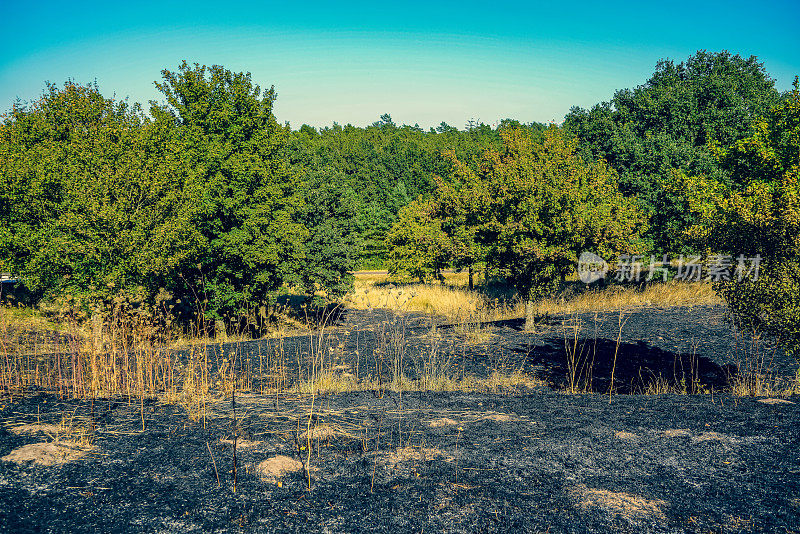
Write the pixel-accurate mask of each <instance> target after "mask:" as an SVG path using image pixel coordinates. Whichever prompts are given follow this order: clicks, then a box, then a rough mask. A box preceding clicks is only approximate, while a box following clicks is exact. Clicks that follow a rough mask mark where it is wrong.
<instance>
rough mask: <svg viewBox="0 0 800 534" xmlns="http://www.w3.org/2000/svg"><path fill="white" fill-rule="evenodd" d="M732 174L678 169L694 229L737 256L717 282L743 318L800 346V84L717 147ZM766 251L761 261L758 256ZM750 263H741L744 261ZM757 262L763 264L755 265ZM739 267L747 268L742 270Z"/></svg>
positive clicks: (699, 237)
mask: <svg viewBox="0 0 800 534" xmlns="http://www.w3.org/2000/svg"><path fill="white" fill-rule="evenodd" d="M715 152H716V156H717V158H718V161H719V164H720V166H721V167H722V168H723V169H725V171H726V172H727V177H728V178H729V179H728V180H718V179H714V178H713V177H709V176H703V175H699V176H688V175H685V174H678V175H677V178H678V179H679V180H680V181H681V185H682V188H683V189H684V190H685V191H687V192H688V193H689V194H688V195H687V198H689V199H690V209H691V211H692V212H693V213H694V214H696V217H697V223H696V224H695V225H693V226H692V227H691V228H689V229H688V231H687V234H688V235H689V236H690V237H691V238H693V239H695V240H696V241H697V242H698V243H700V244H701V245H703V246H706V247H707V248H708V249H709V250H712V251H715V252H722V253H726V254H727V255H729V256H730V257H731V263H732V267H733V269H732V270H733V272H732V275H731V276H730V279H728V280H721V281H720V282H719V283H718V284H717V290H718V291H719V293H720V294H721V295H722V297H723V298H724V299H725V301H726V302H727V304H728V307H729V309H730V311H731V312H732V314H733V316H734V317H735V318H736V320H737V321H738V322H739V323H740V324H741V325H742V326H745V327H748V328H752V329H754V330H756V331H760V332H764V333H767V334H769V335H772V336H774V337H777V338H779V339H781V340H783V341H784V342H785V344H786V345H787V346H788V347H790V348H791V349H792V350H794V351H798V349H800V91H798V83H797V80H796V79H795V84H794V90H793V91H792V92H791V93H790V94H789V95H788V96H787V98H785V99H784V100H783V102H782V103H780V104H779V105H777V106H775V107H774V108H773V109H771V110H770V111H768V112H767V113H766V114H765V115H764V116H763V117H760V118H758V119H757V120H755V122H754V123H753V125H752V134H751V135H750V136H749V137H747V138H745V139H741V140H739V141H736V142H734V143H732V144H730V145H729V146H727V147H725V148H721V149H719V150H716V151H715ZM756 257H758V258H760V262H758V261H756V262H753V261H750V258H756ZM740 263H741V264H742V265H741V267H742V268H740V265H739V264H740ZM754 264H757V267H758V271H757V272H756V271H755V270H754V268H753V265H754ZM737 269H739V270H740V271H741V272H737Z"/></svg>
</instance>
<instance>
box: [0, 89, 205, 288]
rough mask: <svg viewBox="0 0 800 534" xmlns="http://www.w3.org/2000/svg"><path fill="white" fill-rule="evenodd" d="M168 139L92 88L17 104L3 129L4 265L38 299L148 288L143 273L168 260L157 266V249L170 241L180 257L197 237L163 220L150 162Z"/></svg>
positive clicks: (0, 247)
mask: <svg viewBox="0 0 800 534" xmlns="http://www.w3.org/2000/svg"><path fill="white" fill-rule="evenodd" d="M162 141H163V137H162V136H161V135H160V133H159V131H158V130H157V129H156V128H154V126H153V125H152V124H150V123H149V121H148V120H147V119H146V118H144V117H143V116H142V114H141V112H140V111H139V109H138V108H137V107H133V108H131V107H129V106H128V105H127V104H125V103H121V102H114V101H112V100H109V99H105V98H103V97H102V96H101V95H100V93H99V92H98V90H97V87H96V86H93V85H89V86H79V85H76V84H73V83H67V84H65V85H64V88H63V89H58V88H57V87H56V86H55V85H49V86H48V87H47V91H46V92H45V94H44V95H43V96H42V98H41V99H39V100H38V101H36V102H34V103H33V104H32V105H31V106H30V107H28V108H23V107H20V106H15V107H14V108H13V109H12V110H11V112H10V113H9V114H7V115H6V116H5V117H4V120H3V124H2V127H0V154H1V156H0V261H2V263H3V268H4V269H8V270H10V271H11V272H14V273H17V274H19V275H21V276H22V277H23V278H24V279H25V283H26V285H27V286H28V287H29V288H30V289H32V290H33V291H34V292H35V293H36V294H37V295H38V296H40V297H47V298H55V297H57V296H59V295H66V294H70V295H72V296H73V297H76V298H79V300H80V299H81V297H90V296H93V297H94V298H95V300H96V298H100V297H103V295H105V296H108V295H110V294H112V293H119V292H121V291H125V292H132V293H141V292H142V291H144V290H145V289H146V288H143V287H142V286H146V285H147V276H146V275H147V272H148V271H151V270H153V269H159V268H162V267H164V266H165V265H168V264H169V263H170V261H169V260H164V261H158V262H154V261H153V258H154V257H156V256H158V250H157V249H158V247H159V246H161V245H163V244H164V243H166V242H167V241H171V242H172V244H173V245H175V246H176V247H177V248H174V249H173V250H172V253H173V258H177V257H180V256H181V255H185V254H187V253H188V251H189V250H192V249H193V248H194V247H196V246H197V243H198V239H199V237H200V236H199V235H198V234H197V233H196V232H194V230H193V229H192V228H191V227H188V226H182V225H180V224H175V223H173V224H170V225H168V224H165V220H166V219H168V218H170V217H171V216H172V215H173V214H174V213H175V212H174V210H175V204H174V200H175V199H174V196H173V194H172V193H173V184H172V182H171V179H170V178H169V177H167V176H164V175H163V174H161V173H160V172H159V164H158V163H157V162H156V160H155V159H154V158H153V153H154V151H155V150H157V147H159V146H161V145H162ZM179 217H180V215H179ZM175 222H177V221H175ZM153 235H158V236H159V239H157V240H151V239H150V238H151V237H152V236H153ZM92 288H94V289H92ZM90 300H91V299H90Z"/></svg>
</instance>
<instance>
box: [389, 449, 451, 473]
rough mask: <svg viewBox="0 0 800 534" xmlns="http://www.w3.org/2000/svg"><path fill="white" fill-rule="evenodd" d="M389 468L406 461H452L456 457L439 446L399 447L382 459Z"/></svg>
mask: <svg viewBox="0 0 800 534" xmlns="http://www.w3.org/2000/svg"><path fill="white" fill-rule="evenodd" d="M381 460H382V462H381V463H383V464H384V465H385V466H386V467H387V468H389V469H394V468H395V467H397V466H398V465H399V464H404V463H418V462H426V461H430V460H441V461H445V462H452V461H453V460H455V457H453V456H450V455H448V454H445V452H444V451H442V450H441V449H437V448H427V447H402V448H400V447H398V448H397V449H395V450H394V452H390V453H387V454H385V455H384V456H383V458H382V459H381Z"/></svg>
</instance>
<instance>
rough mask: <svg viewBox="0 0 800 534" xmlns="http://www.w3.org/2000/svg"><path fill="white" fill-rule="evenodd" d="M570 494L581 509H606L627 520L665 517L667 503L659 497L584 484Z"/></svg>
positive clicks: (647, 519) (649, 519) (636, 520)
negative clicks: (650, 497)
mask: <svg viewBox="0 0 800 534" xmlns="http://www.w3.org/2000/svg"><path fill="white" fill-rule="evenodd" d="M572 494H573V496H574V497H575V498H576V500H577V505H578V508H580V509H582V510H591V509H596V508H599V509H603V510H607V511H608V512H610V513H612V514H614V515H616V516H619V517H622V518H623V519H626V520H627V521H629V522H639V521H643V520H644V521H664V520H665V519H666V516H665V515H664V508H665V507H666V506H667V503H666V502H665V501H662V500H660V499H653V500H651V499H645V498H644V497H641V496H639V495H633V494H631V493H625V492H621V491H620V492H615V491H608V490H604V489H594V488H587V487H586V486H584V485H579V486H577V487H576V488H574V489H573V491H572Z"/></svg>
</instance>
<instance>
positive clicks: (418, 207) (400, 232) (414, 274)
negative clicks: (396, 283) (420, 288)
mask: <svg viewBox="0 0 800 534" xmlns="http://www.w3.org/2000/svg"><path fill="white" fill-rule="evenodd" d="M434 212H435V203H434V201H433V200H432V199H427V200H425V199H422V198H418V199H416V200H414V201H413V202H411V203H410V204H408V205H407V206H405V207H404V208H402V209H401V210H400V212H399V214H398V217H397V222H395V224H394V226H393V227H392V229H391V231H390V232H389V234H388V236H387V238H386V241H387V248H388V249H389V255H388V258H387V268H388V270H389V274H390V275H392V276H394V277H400V278H415V279H417V280H419V281H420V282H425V281H426V280H429V279H431V278H439V277H440V276H441V274H440V273H441V271H442V269H444V268H445V267H446V266H447V264H448V263H449V261H450V257H451V253H450V240H449V238H448V236H447V234H445V232H444V231H443V230H442V220H441V219H439V218H437V217H436V216H435V214H434Z"/></svg>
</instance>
